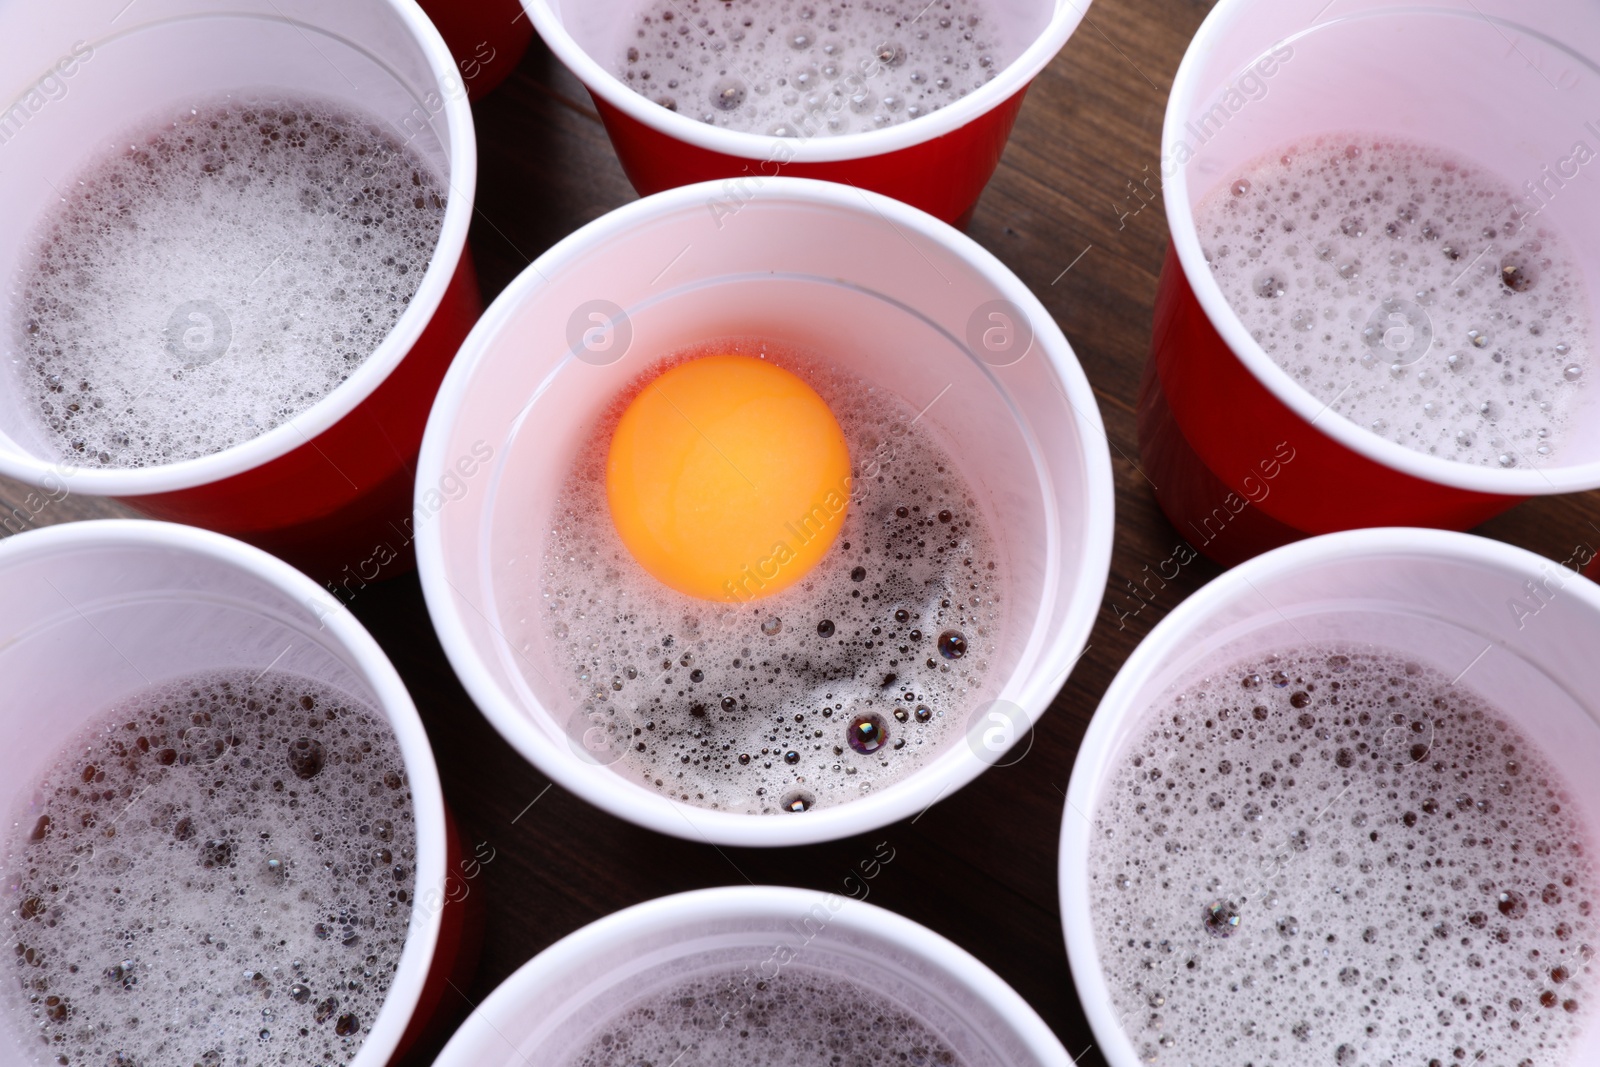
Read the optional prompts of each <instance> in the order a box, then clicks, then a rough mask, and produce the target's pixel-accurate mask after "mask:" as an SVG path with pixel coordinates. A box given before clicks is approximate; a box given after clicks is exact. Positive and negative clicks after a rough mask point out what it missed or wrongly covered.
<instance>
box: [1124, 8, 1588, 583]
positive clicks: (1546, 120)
mask: <svg viewBox="0 0 1600 1067" xmlns="http://www.w3.org/2000/svg"><path fill="white" fill-rule="evenodd" d="M1593 57H1600V20H1596V19H1595V18H1594V15H1593V10H1592V8H1589V7H1587V6H1586V5H1585V4H1584V3H1583V2H1582V0H1547V2H1544V3H1540V4H1537V5H1527V4H1525V3H1518V2H1516V0H1448V2H1446V3H1441V4H1438V5H1433V6H1430V7H1426V8H1424V7H1413V6H1398V5H1395V4H1394V3H1392V2H1391V0H1338V2H1336V3H1334V4H1328V3H1327V0H1221V2H1220V3H1218V5H1217V6H1216V7H1215V8H1214V9H1213V10H1212V12H1211V15H1210V16H1209V17H1208V18H1207V19H1206V21H1205V24H1204V25H1203V26H1201V28H1200V32H1199V33H1198V34H1196V36H1195V39H1194V41H1193V42H1192V43H1191V44H1190V46H1189V51H1188V54H1187V55H1186V56H1185V57H1184V61H1183V64H1182V66H1181V67H1180V68H1179V70H1178V75H1177V78H1176V80H1175V81H1174V83H1173V89H1172V96H1171V98H1170V100H1169V102H1168V107H1167V116H1166V125H1165V129H1164V132H1163V143H1164V151H1163V159H1162V179H1163V181H1164V182H1165V188H1164V194H1165V198H1166V210H1167V222H1168V225H1169V227H1170V229H1171V231H1172V244H1171V247H1170V249H1169V251H1168V253H1167V260H1166V264H1165V266H1164V268H1163V270H1162V273H1161V285H1160V291H1159V293H1158V295H1157V301H1156V312H1155V329H1154V334H1153V336H1152V338H1151V351H1150V361H1149V363H1148V365H1147V366H1146V368H1145V375H1144V382H1143V385H1142V387H1141V389H1140V397H1139V447H1140V451H1141V453H1142V456H1143V460H1144V464H1145V468H1144V469H1145V472H1146V473H1147V474H1148V476H1149V478H1150V480H1151V482H1152V483H1153V484H1154V485H1155V487H1156V489H1155V493H1156V499H1157V500H1158V501H1159V502H1160V504H1161V507H1162V510H1164V511H1165V512H1166V514H1167V517H1168V518H1169V519H1171V520H1172V523H1173V525H1174V526H1176V527H1177V528H1178V531H1179V532H1180V533H1181V534H1183V535H1184V536H1185V537H1187V538H1188V539H1189V540H1190V542H1191V543H1192V544H1194V545H1195V547H1197V548H1198V549H1199V550H1200V551H1201V552H1203V553H1205V554H1206V555H1207V556H1209V557H1211V558H1212V559H1214V560H1216V561H1217V562H1219V563H1223V564H1228V565H1231V564H1234V563H1237V562H1240V561H1241V560H1244V559H1247V558H1249V557H1251V556H1254V555H1256V554H1258V553H1260V552H1263V551H1265V550H1267V549H1269V548H1273V547H1276V546H1278V545H1282V544H1286V543H1288V542H1290V541H1293V540H1297V539H1299V538H1302V537H1306V536H1308V535H1311V534H1320V533H1329V532H1333V531H1338V530H1346V529H1352V528H1358V527H1366V526H1432V527H1441V528H1446V529H1467V528H1470V527H1472V526H1475V525H1477V524H1478V523H1480V522H1482V521H1484V520H1485V519H1488V518H1490V517H1491V516H1493V515H1496V514H1499V513H1500V512H1502V511H1504V510H1506V509H1507V508H1509V507H1511V506H1513V505H1514V504H1517V503H1519V502H1520V501H1521V500H1523V499H1525V498H1527V497H1530V496H1536V495H1541V494H1549V493H1563V492H1571V491H1575V490H1582V489H1591V488H1594V487H1596V486H1600V433H1597V432H1596V430H1597V427H1596V426H1595V425H1594V423H1595V420H1594V419H1593V418H1592V417H1590V418H1587V419H1586V418H1585V417H1584V414H1585V413H1584V412H1579V413H1578V414H1577V415H1576V416H1574V419H1573V424H1574V438H1573V440H1572V441H1571V442H1570V443H1569V444H1568V445H1567V446H1565V447H1564V448H1563V450H1562V452H1563V453H1564V455H1563V456H1558V457H1557V458H1558V459H1559V462H1556V461H1554V460H1552V461H1547V462H1541V463H1540V464H1539V466H1538V468H1537V469H1534V468H1533V467H1532V465H1530V464H1519V465H1518V466H1517V467H1514V468H1511V469H1499V468H1496V469H1492V470H1491V469H1486V468H1482V467H1477V466H1473V465H1469V464H1465V463H1457V462H1454V461H1452V460H1447V459H1441V458H1438V457H1435V456H1430V455H1426V454H1423V453H1421V452H1415V451H1412V450H1410V449H1407V448H1405V447H1403V446H1401V445H1399V444H1396V443H1394V442H1392V441H1389V440H1386V439H1384V438H1381V437H1379V436H1378V435H1376V434H1374V433H1372V432H1370V431H1369V430H1367V429H1366V428H1364V427H1361V426H1358V425H1356V424H1355V423H1354V422H1351V421H1350V420H1349V419H1347V418H1345V417H1344V416H1342V415H1340V414H1339V413H1337V412H1335V411H1332V410H1329V407H1328V405H1327V404H1326V403H1325V402H1324V401H1323V400H1321V399H1318V398H1317V397H1315V396H1313V395H1312V394H1311V393H1309V392H1307V391H1306V390H1305V389H1304V388H1303V387H1301V386H1300V385H1299V384H1298V383H1296V382H1295V381H1294V380H1292V379H1291V378H1290V377H1289V375H1288V374H1286V373H1285V372H1284V371H1282V370H1281V369H1280V368H1279V367H1278V366H1277V365H1276V364H1275V363H1273V362H1272V360H1271V358H1270V357H1269V356H1268V355H1267V354H1266V352H1265V351H1264V350H1263V349H1262V348H1261V346H1260V345H1259V344H1257V343H1256V342H1255V340H1254V339H1252V338H1251V336H1250V334H1249V331H1248V330H1246V329H1245V327H1244V325H1243V324H1242V323H1241V322H1240V320H1239V318H1238V316H1237V315H1235V314H1234V312H1233V310H1232V309H1231V308H1230V307H1229V306H1228V302H1227V300H1226V298H1225V297H1224V296H1223V294H1222V290H1221V288H1220V287H1219V286H1218V284H1217V282H1216V280H1215V278H1214V277H1213V276H1212V273H1211V270H1210V268H1209V267H1208V266H1207V264H1206V261H1205V255H1204V253H1203V252H1202V250H1201V247H1200V239H1199V235H1198V233H1197V231H1196V227H1195V219H1194V209H1195V205H1196V204H1197V203H1198V202H1199V201H1200V199H1201V198H1203V197H1204V196H1206V195H1207V194H1208V193H1210V192H1211V191H1212V189H1214V188H1215V187H1216V186H1217V185H1218V184H1219V183H1221V182H1222V181H1225V180H1227V178H1228V177H1229V176H1230V174H1232V173H1233V172H1234V171H1235V169H1236V168H1238V167H1240V166H1242V165H1244V164H1246V163H1249V162H1251V161H1252V160H1254V159H1256V158H1258V157H1259V156H1261V155H1263V154H1265V153H1267V152H1270V151H1273V150H1274V149H1277V148H1278V147H1280V146H1282V145H1284V144H1287V143H1290V142H1292V141H1295V140H1309V139H1311V138H1314V137H1316V136H1318V135H1320V134H1336V133H1366V134H1373V135H1377V136H1393V137H1397V138H1402V139H1407V140H1413V141H1420V142H1424V143H1430V144H1434V145H1438V146H1440V147H1442V148H1445V149H1448V150H1450V151H1451V152H1452V153H1454V154H1456V155H1458V156H1463V157H1465V158H1467V159H1469V160H1473V161H1475V162H1477V163H1478V164H1480V165H1482V166H1483V167H1484V168H1485V169H1486V170H1489V171H1491V172H1493V173H1495V174H1498V175H1499V176H1500V177H1501V178H1503V179H1505V180H1506V181H1507V184H1509V185H1510V186H1511V187H1512V188H1513V189H1514V190H1516V192H1517V195H1518V196H1522V195H1524V194H1525V193H1526V194H1527V195H1528V197H1529V199H1528V200H1527V201H1526V203H1525V204H1524V205H1523V206H1524V207H1525V209H1526V210H1529V211H1530V212H1534V213H1536V214H1537V215H1538V220H1537V222H1538V225H1540V226H1546V225H1548V226H1551V227H1552V228H1554V229H1556V230H1558V231H1561V232H1566V233H1570V234H1573V235H1574V236H1580V235H1586V234H1589V233H1592V232H1593V231H1594V227H1595V225H1596V223H1597V221H1600V185H1597V184H1596V181H1595V179H1594V178H1593V177H1578V178H1577V179H1576V180H1575V181H1574V180H1570V179H1571V178H1572V177H1573V174H1571V173H1568V170H1569V169H1570V168H1572V167H1573V166H1575V156H1574V151H1575V150H1574V142H1575V141H1578V140H1582V141H1585V142H1587V144H1588V146H1589V149H1590V150H1594V149H1595V148H1596V147H1597V146H1600V127H1597V126H1596V125H1595V124H1594V121H1593V120H1595V119H1597V118H1600V78H1597V76H1596V74H1595V69H1596V68H1595V59H1594V58H1593ZM1586 124H1588V125H1586ZM1552 175H1554V177H1551V176H1552ZM1563 175H1564V176H1565V177H1563ZM1536 188H1538V189H1542V190H1543V192H1538V193H1536V192H1535V189H1536ZM1572 243H1573V245H1574V247H1575V251H1576V253H1577V255H1578V256H1579V257H1580V261H1581V263H1582V266H1583V270H1584V272H1585V274H1586V276H1587V279H1588V283H1589V285H1588V288H1589V291H1590V292H1591V293H1594V292H1597V291H1600V288H1597V287H1600V249H1597V248H1596V247H1595V246H1594V244H1593V242H1587V243H1585V242H1580V241H1574V242H1572ZM1591 314H1592V312H1591ZM1443 344H1444V342H1443V341H1442V340H1435V342H1434V343H1433V346H1432V348H1431V350H1430V351H1429V352H1427V353H1425V354H1424V355H1423V356H1421V357H1419V358H1422V359H1429V358H1432V359H1442V358H1443V352H1442V351H1441V349H1442V347H1443ZM1408 355H1409V354H1408ZM1590 404H1591V407H1592V401H1591V402H1590Z"/></svg>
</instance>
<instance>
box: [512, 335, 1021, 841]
mask: <svg viewBox="0 0 1600 1067" xmlns="http://www.w3.org/2000/svg"><path fill="white" fill-rule="evenodd" d="M713 352H734V353H743V354H746V355H751V356H759V357H760V358H765V359H769V360H771V361H772V362H774V363H775V364H777V365H779V366H782V367H784V368H785V369H788V370H791V371H793V372H795V373H796V374H798V375H800V376H801V377H802V378H804V379H805V380H806V381H807V382H808V383H809V384H810V385H811V387H812V388H814V389H816V390H817V392H818V393H819V394H820V395H821V396H822V398H823V399H824V400H825V401H826V402H827V403H828V405H829V407H830V408H831V409H832V411H833V414H834V416H835V417H836V418H837V419H838V421H839V425H840V427H841V429H842V430H843V431H844V434H845V439H846V441H847V442H848V443H849V446H850V457H851V463H852V477H853V481H852V485H851V487H850V488H851V491H852V493H853V494H854V496H853V499H852V501H851V503H850V506H849V510H848V511H847V513H846V516H845V522H844V526H843V528H842V529H841V532H840V534H839V537H838V540H837V541H836V542H835V543H834V545H833V547H832V548H831V549H830V550H829V551H828V552H827V554H826V555H825V556H824V557H823V559H822V561H821V562H820V563H818V564H817V566H816V567H815V568H814V569H813V570H812V572H811V573H810V574H808V575H807V576H806V577H804V578H802V579H801V580H799V581H797V582H796V583H794V584H793V585H791V586H789V587H788V588H787V589H785V590H783V591H782V592H779V593H776V594H773V595H771V596H766V597H762V598H759V599H755V600H753V601H750V602H749V603H747V604H743V605H738V606H735V605H733V604H730V603H721V602H716V601H709V600H700V599H697V598H693V597H688V596H684V595H682V594H680V593H677V592H675V591H673V590H671V589H668V588H667V587H665V586H663V585H661V583H659V582H658V581H656V580H655V579H654V578H652V577H651V576H650V575H649V574H647V573H646V572H645V571H644V569H643V568H642V567H640V566H639V564H638V562H637V561H635V560H634V559H633V557H632V556H631V555H630V554H629V552H628V550H627V548H626V547H625V546H624V545H623V544H622V540H621V538H620V537H619V536H618V534H617V531H616V527H615V526H614V525H613V524H612V522H611V514H610V509H609V507H608V505H607V503H606V499H605V473H604V472H605V460H606V455H607V452H608V450H609V448H610V443H611V435H612V431H613V429H614V428H615V425H616V420H617V419H618V418H619V417H620V415H621V412H622V409H623V408H624V407H625V406H626V405H627V403H628V401H629V400H631V399H632V397H633V395H635V394H636V393H637V391H638V389H639V388H640V387H642V385H643V384H644V383H645V382H646V381H649V380H652V379H653V378H654V377H655V376H656V375H658V374H659V373H660V372H661V371H662V370H664V369H665V368H666V367H667V366H668V365H671V364H672V363H675V362H677V361H678V360H683V359H691V358H694V357H695V356H697V355H704V354H710V353H713ZM917 414H918V412H917V409H916V408H913V407H911V406H910V405H909V404H907V403H906V402H905V401H904V400H902V399H900V398H899V397H897V396H893V395H891V394H889V393H888V392H886V391H885V390H883V389H881V388H879V387H877V386H874V385H872V384H870V383H868V382H865V381H862V380H860V379H858V378H854V377H851V376H848V375H845V374H843V373H841V372H837V371H834V370H830V369H828V368H827V367H826V365H825V364H823V363H822V362H821V361H819V360H817V359H815V357H812V356H808V355H806V354H804V353H800V352H795V351H790V350H786V349H783V348H781V347H779V346H776V345H772V344H768V343H765V342H762V341H756V340H750V339H727V340H723V341H719V342H716V343H714V344H707V345H705V346H703V347H696V348H694V349H691V350H688V351H686V352H682V353H679V354H677V355H676V356H675V357H673V358H671V359H669V360H667V361H664V362H662V363H661V364H659V365H657V366H656V367H655V368H654V369H652V370H651V371H649V372H648V373H646V374H644V375H642V376H641V378H640V379H639V380H637V381H635V382H634V383H633V385H632V386H631V387H630V388H629V389H628V390H626V391H625V392H624V395H622V396H619V397H618V399H617V401H616V402H615V404H614V405H613V407H612V409H611V410H610V411H609V412H608V413H607V414H606V416H605V417H604V418H603V419H602V420H601V422H600V424H599V425H597V426H596V427H595V428H594V430H593V432H592V433H591V434H590V435H589V444H588V446H587V448H586V449H585V450H584V451H583V452H582V453H581V454H580V456H579V458H578V460H577V462H576V463H575V465H574V468H573V471H572V474H571V476H570V478H569V480H568V482H567V484H566V486H565V487H564V488H563V490H562V493H561V496H560V497H559V499H558V501H557V503H556V507H555V510H554V515H555V524H554V526H553V528H551V529H549V530H546V531H543V532H542V536H543V543H541V544H532V545H530V546H529V548H528V550H527V551H526V552H525V553H523V554H519V555H518V556H517V557H515V558H513V559H512V560H511V561H510V568H509V571H508V576H507V587H508V588H509V589H511V590H512V602H513V604H514V607H513V608H512V609H511V611H510V612H508V615H509V616H510V617H509V618H508V620H507V626H508V634H509V637H510V639H511V641H512V647H513V648H515V649H516V650H518V651H519V652H522V653H524V660H523V665H524V667H525V668H526V669H527V673H528V675H529V677H530V680H532V681H533V683H534V684H541V685H542V684H543V683H544V680H545V677H549V678H550V679H551V680H552V681H554V682H555V684H557V685H560V686H561V687H562V688H563V689H565V691H566V697H567V701H568V706H569V707H570V709H572V710H571V712H570V714H571V721H570V723H569V724H568V732H569V735H570V736H571V737H573V738H575V739H576V738H581V737H583V736H584V735H585V734H586V733H587V732H588V731H590V730H599V731H601V732H602V733H603V734H604V743H605V747H604V748H603V749H602V750H601V751H597V752H594V753H593V754H594V755H595V756H596V758H598V759H600V760H601V761H612V760H614V761H615V762H614V764H613V766H614V769H615V770H617V771H619V772H621V773H623V774H625V775H627V776H628V777H630V778H632V779H634V780H635V781H638V782H640V783H642V784H643V785H645V786H646V787H647V788H651V789H655V790H657V791H659V792H661V793H663V794H665V795H666V796H669V797H672V798H674V799H677V800H681V801H686V802H688V803H690V804H695V805H697V806H702V807H708V808H717V809H722V810H729V811H735V812H748V813H778V812H788V811H793V810H794V805H798V806H799V807H800V808H803V809H808V808H810V807H813V806H816V805H833V804H842V803H846V802H848V801H850V800H852V799H856V798H859V797H861V796H862V795H863V794H865V793H868V792H870V791H872V790H874V789H880V790H881V789H883V788H884V787H886V786H888V785H890V784H892V783H894V782H897V781H899V780H901V779H903V778H905V777H907V776H908V775H910V774H912V773H914V772H915V771H916V770H918V769H919V768H921V767H924V766H926V765H927V764H928V763H930V762H932V760H934V759H936V758H937V757H938V756H940V755H942V754H943V753H944V752H945V751H946V750H947V748H948V745H949V744H951V743H952V742H953V741H955V740H956V739H959V738H961V737H963V736H964V731H965V729H966V725H967V719H968V717H969V715H970V714H971V713H972V712H973V710H974V709H975V708H977V707H978V706H979V705H981V704H983V703H985V702H986V701H988V700H991V699H993V697H994V692H993V691H992V686H991V684H990V682H991V680H990V678H989V667H990V661H991V657H993V656H994V655H995V651H996V642H997V641H998V640H999V637H1000V635H1001V633H1002V632H1003V627H1004V621H1005V620H1004V610H1005V605H1004V604H1003V603H1002V597H1003V591H1004V589H1005V584H1006V573H1007V571H1006V565H1005V560H1004V559H1003V558H1002V557H1001V555H1000V554H999V552H998V549H997V546H996V543H995V539H994V537H993V535H992V533H991V531H990V524H989V520H988V518H987V513H986V511H985V507H984V506H983V505H982V504H981V503H980V497H981V494H980V493H979V492H978V490H977V489H975V487H974V485H973V484H972V483H970V482H968V480H967V479H966V477H965V476H964V475H963V474H962V471H961V467H960V461H959V458H958V457H956V456H953V455H952V454H951V453H950V452H949V451H947V450H946V449H945V448H944V446H943V445H942V444H941V443H940V442H939V441H937V440H936V439H935V437H934V435H933V432H932V430H931V428H930V427H929V426H928V423H927V421H926V420H919V419H917ZM902 512H903V513H902ZM858 575H859V577H858ZM897 613H898V614H897ZM824 623H826V624H828V625H826V626H823V625H822V624H824ZM819 627H820V630H819ZM824 630H825V631H827V632H826V633H825V634H824V633H823V632H821V631H824ZM949 633H955V634H958V635H960V636H961V637H963V638H964V639H965V642H966V645H965V649H966V650H965V654H964V655H959V656H955V657H952V656H947V655H945V654H944V652H943V651H942V650H941V641H940V639H941V637H942V636H943V635H945V634H949ZM946 647H947V648H948V647H950V646H949V644H948V642H947V643H946ZM536 648H544V649H547V650H548V652H546V653H543V654H541V653H539V652H537V651H535V649H536ZM535 659H537V660H538V662H537V664H535V663H534V660H535ZM862 715H876V716H877V717H878V719H879V721H880V724H881V726H882V727H883V728H885V729H886V730H887V738H886V740H885V742H884V744H883V745H882V746H881V747H880V748H878V749H877V750H876V751H873V752H871V753H864V752H860V751H857V750H856V749H854V748H852V747H851V746H850V744H849V743H848V741H847V736H846V735H847V732H848V730H849V728H850V726H851V724H852V722H853V721H854V720H855V719H856V717H857V716H862ZM591 736H597V735H591ZM957 743H959V742H957ZM594 747H595V746H593V745H591V746H590V748H591V749H592V748H594ZM791 760H792V761H793V762H790V761H791Z"/></svg>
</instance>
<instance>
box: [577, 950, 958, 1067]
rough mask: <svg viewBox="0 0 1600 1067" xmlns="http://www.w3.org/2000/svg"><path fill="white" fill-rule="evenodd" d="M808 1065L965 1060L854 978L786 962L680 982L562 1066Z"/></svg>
mask: <svg viewBox="0 0 1600 1067" xmlns="http://www.w3.org/2000/svg"><path fill="white" fill-rule="evenodd" d="M680 1061H681V1062H682V1063H685V1064H688V1063H693V1064H695V1065H697V1067H750V1065H752V1064H757V1065H760V1067H809V1065H811V1064H819V1063H826V1064H850V1065H855V1064H869V1063H871V1064H877V1063H889V1064H922V1065H926V1067H962V1065H963V1064H964V1063H965V1061H964V1060H963V1059H962V1057H961V1056H960V1055H958V1054H957V1053H956V1052H955V1050H954V1049H952V1048H951V1047H950V1045H949V1044H948V1043H947V1042H946V1041H944V1039H943V1038H941V1037H940V1036H939V1034H938V1033H937V1032H936V1031H935V1030H933V1029H932V1028H931V1027H930V1026H929V1025H928V1024H927V1023H925V1022H923V1021H922V1020H921V1019H920V1018H918V1017H917V1016H915V1015H913V1014H911V1013H910V1012H908V1011H906V1010H905V1009H903V1008H901V1007H899V1006H897V1005H896V1004H894V1003H893V1002H892V1001H890V1000H889V999H888V998H886V997H884V996H882V995H880V994H878V993H876V992H874V991H873V990H871V989H868V988H867V987H866V986H863V985H861V984H859V983H857V982H853V981H850V980H849V979H846V978H841V977H839V976H837V975H831V974H825V973H823V972H820V971H812V970H809V969H806V968H801V967H796V966H793V965H790V966H788V967H785V968H784V970H783V971H782V972H781V973H779V974H777V975H775V976H773V977H763V976H759V975H756V974H754V973H753V972H752V971H751V970H750V969H748V968H746V969H745V970H743V971H728V972H726V973H722V974H711V975H703V976H701V977H697V978H693V979H689V980H686V981H680V982H678V983H676V984H674V985H673V986H670V987H669V988H667V989H665V990H661V991H658V992H656V993H653V994H651V995H649V996H647V997H644V998H641V999H640V1000H639V1001H637V1002H636V1003H634V1004H633V1005H632V1006H631V1007H629V1008H627V1009H626V1010H625V1011H623V1012H622V1013H621V1014H619V1015H618V1017H617V1018H616V1019H614V1020H612V1021H610V1022H607V1023H606V1024H605V1025H604V1026H603V1027H602V1028H601V1030H600V1032H599V1033H598V1034H597V1035H596V1036H594V1037H593V1038H591V1039H590V1040H589V1041H588V1043H587V1045H586V1046H585V1047H584V1048H583V1049H582V1050H581V1051H580V1052H578V1053H577V1054H576V1055H574V1056H573V1057H571V1058H570V1059H569V1060H567V1061H566V1067H633V1065H635V1064H660V1065H662V1067H666V1065H667V1064H673V1063H679V1062H680Z"/></svg>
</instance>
